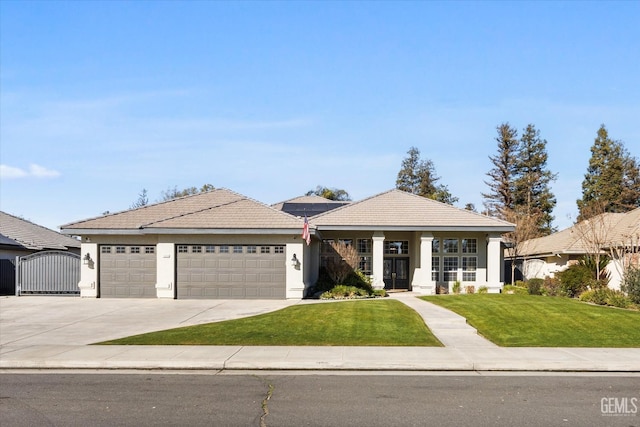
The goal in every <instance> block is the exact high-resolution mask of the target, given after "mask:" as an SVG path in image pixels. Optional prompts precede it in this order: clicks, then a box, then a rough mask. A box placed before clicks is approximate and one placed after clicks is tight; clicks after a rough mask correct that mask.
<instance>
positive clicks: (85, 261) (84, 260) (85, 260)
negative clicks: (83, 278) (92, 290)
mask: <svg viewBox="0 0 640 427" xmlns="http://www.w3.org/2000/svg"><path fill="white" fill-rule="evenodd" d="M91 261H92V260H91V255H89V252H87V254H86V255H85V256H84V257H82V263H83V264H84V265H87V264H89V263H91Z"/></svg>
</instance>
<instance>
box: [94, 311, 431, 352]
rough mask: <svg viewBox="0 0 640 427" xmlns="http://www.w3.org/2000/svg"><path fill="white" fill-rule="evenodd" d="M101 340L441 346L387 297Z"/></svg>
mask: <svg viewBox="0 0 640 427" xmlns="http://www.w3.org/2000/svg"><path fill="white" fill-rule="evenodd" d="M100 344H118V345H123V344H131V345H274V346H278V345H291V346H315V345H317V346H441V345H442V344H440V342H439V341H438V340H437V338H436V337H434V336H433V334H432V333H431V331H430V330H429V329H428V328H427V327H426V325H425V324H424V321H423V320H422V318H421V317H420V316H419V315H418V314H417V313H416V312H415V311H413V310H412V309H410V308H409V307H407V306H406V305H404V304H403V303H401V302H399V301H395V300H388V299H387V300H382V299H375V300H361V301H343V302H331V303H320V304H305V305H296V306H293V307H288V308H285V309H282V310H279V311H275V312H272V313H266V314H262V315H259V316H254V317H248V318H244V319H237V320H228V321H224V322H216V323H209V324H205V325H197V326H188V327H184V328H178V329H170V330H166V331H160V332H152V333H148V334H142V335H135V336H131V337H127V338H122V339H118V340H112V341H106V342H103V343H100Z"/></svg>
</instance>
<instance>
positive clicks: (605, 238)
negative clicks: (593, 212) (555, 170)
mask: <svg viewBox="0 0 640 427" xmlns="http://www.w3.org/2000/svg"><path fill="white" fill-rule="evenodd" d="M588 221H589V223H588V222H586V221H583V222H582V223H580V224H575V225H573V226H571V227H569V228H565V229H564V230H561V231H558V232H556V233H553V234H550V235H548V236H544V237H538V238H536V239H531V240H527V241H526V242H523V243H522V244H521V247H520V249H519V250H518V254H519V256H534V255H548V254H563V253H564V254H572V253H573V254H584V253H588V252H590V251H591V250H592V249H589V247H590V246H592V245H590V244H589V240H593V237H590V235H593V236H596V237H597V238H598V239H601V240H602V243H603V244H604V246H605V247H606V246H609V245H612V244H613V245H618V244H620V242H626V241H628V239H629V237H630V236H635V237H636V238H637V237H638V236H639V235H640V208H638V209H635V210H633V211H631V212H627V213H605V214H602V215H598V216H597V217H595V218H592V219H590V220H588ZM600 236H602V237H600Z"/></svg>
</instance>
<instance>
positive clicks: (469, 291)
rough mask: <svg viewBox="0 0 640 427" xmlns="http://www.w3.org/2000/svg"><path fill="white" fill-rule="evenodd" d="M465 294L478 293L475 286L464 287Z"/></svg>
mask: <svg viewBox="0 0 640 427" xmlns="http://www.w3.org/2000/svg"><path fill="white" fill-rule="evenodd" d="M464 292H465V293H467V294H474V293H475V292H476V287H475V286H465V287H464Z"/></svg>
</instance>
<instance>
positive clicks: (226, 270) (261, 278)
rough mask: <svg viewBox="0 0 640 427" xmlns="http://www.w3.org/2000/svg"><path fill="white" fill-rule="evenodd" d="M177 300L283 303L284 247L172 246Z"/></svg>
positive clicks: (284, 279) (231, 245)
mask: <svg viewBox="0 0 640 427" xmlns="http://www.w3.org/2000/svg"><path fill="white" fill-rule="evenodd" d="M176 252H177V253H176V259H177V263H178V265H177V286H176V288H177V297H178V299H195V298H204V299H284V298H286V261H285V260H286V257H285V246H284V245H233V244H229V245H224V244H223V245H220V244H218V245H176Z"/></svg>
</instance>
